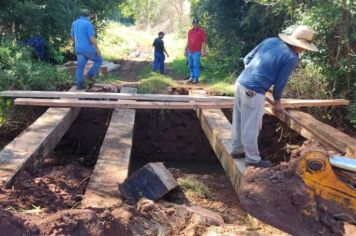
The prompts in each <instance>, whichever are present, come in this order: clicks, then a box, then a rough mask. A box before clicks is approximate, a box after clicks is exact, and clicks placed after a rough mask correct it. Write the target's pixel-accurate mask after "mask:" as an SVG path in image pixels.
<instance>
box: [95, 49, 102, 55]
mask: <svg viewBox="0 0 356 236" xmlns="http://www.w3.org/2000/svg"><path fill="white" fill-rule="evenodd" d="M96 53H97V54H98V56H101V52H100V49H99V48H97V49H96Z"/></svg>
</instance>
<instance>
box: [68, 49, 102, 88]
mask: <svg viewBox="0 0 356 236" xmlns="http://www.w3.org/2000/svg"><path fill="white" fill-rule="evenodd" d="M77 60H78V64H77V71H76V73H75V78H76V82H77V88H78V89H83V88H84V69H85V66H86V64H87V62H88V60H92V61H93V62H94V64H93V67H92V68H91V69H90V70H89V72H88V74H87V75H86V77H91V78H92V77H94V76H95V75H96V74H97V73H98V72H99V69H100V66H101V64H102V63H103V59H102V58H101V56H99V55H98V54H97V53H96V52H81V53H77Z"/></svg>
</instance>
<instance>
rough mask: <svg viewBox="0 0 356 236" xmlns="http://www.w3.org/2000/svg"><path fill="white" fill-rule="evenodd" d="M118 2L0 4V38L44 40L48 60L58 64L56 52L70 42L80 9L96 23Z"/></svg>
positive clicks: (36, 0) (21, 1)
mask: <svg viewBox="0 0 356 236" xmlns="http://www.w3.org/2000/svg"><path fill="white" fill-rule="evenodd" d="M119 2H120V1H118V0H93V1H85V0H48V1H43V0H17V1H0V9H1V10H0V35H1V36H2V37H12V38H16V40H23V41H26V40H28V39H29V38H31V37H33V36H39V37H42V38H44V39H45V40H46V42H47V46H48V51H49V53H50V54H51V55H50V57H51V58H52V59H54V61H57V62H60V61H61V60H62V59H63V58H62V57H61V54H59V50H58V49H59V48H60V47H61V46H64V45H67V44H68V42H69V39H70V28H71V23H72V21H73V20H74V19H75V18H77V17H78V15H79V10H80V9H81V8H87V9H89V10H91V11H92V12H94V13H95V14H96V16H97V18H96V19H97V21H98V22H99V21H100V20H102V19H104V18H105V17H106V14H107V12H108V11H111V9H112V8H113V7H114V6H117V5H118V4H119Z"/></svg>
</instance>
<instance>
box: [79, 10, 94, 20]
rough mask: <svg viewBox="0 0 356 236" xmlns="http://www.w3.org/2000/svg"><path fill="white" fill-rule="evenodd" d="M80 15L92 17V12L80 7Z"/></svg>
mask: <svg viewBox="0 0 356 236" xmlns="http://www.w3.org/2000/svg"><path fill="white" fill-rule="evenodd" d="M80 15H81V16H85V17H87V18H88V19H90V18H91V17H92V13H91V12H90V11H89V10H88V9H80Z"/></svg>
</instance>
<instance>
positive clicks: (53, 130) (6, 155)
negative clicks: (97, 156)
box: [0, 108, 80, 188]
mask: <svg viewBox="0 0 356 236" xmlns="http://www.w3.org/2000/svg"><path fill="white" fill-rule="evenodd" d="M79 111H80V109H79V108H50V109H48V110H47V111H46V112H45V113H44V114H43V115H42V116H41V117H40V118H38V119H37V120H36V121H35V122H34V123H33V124H32V125H31V126H30V127H28V128H27V129H26V130H24V131H23V132H22V133H21V134H20V135H19V136H17V137H16V138H15V139H14V140H13V141H12V142H11V143H9V144H8V145H7V146H6V147H5V148H4V149H3V150H2V151H1V152H0V180H3V181H5V187H6V188H9V187H11V185H12V183H13V180H14V178H15V176H16V174H17V173H18V172H19V171H21V170H23V169H24V168H26V169H29V170H32V171H33V170H36V169H37V168H38V167H39V166H40V165H41V163H42V161H43V159H44V158H45V157H46V156H47V155H48V154H49V152H50V151H52V150H53V148H55V146H56V145H57V144H58V142H59V141H60V140H61V138H62V137H63V135H64V134H65V133H66V131H67V130H68V129H69V127H70V126H71V124H72V123H73V121H74V120H75V118H76V117H77V116H78V114H79Z"/></svg>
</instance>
